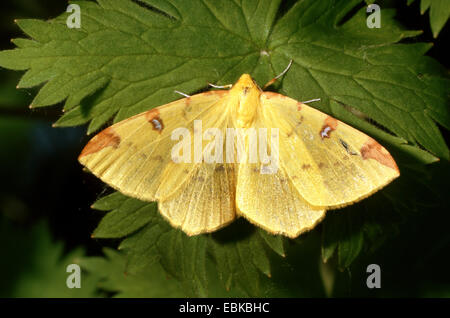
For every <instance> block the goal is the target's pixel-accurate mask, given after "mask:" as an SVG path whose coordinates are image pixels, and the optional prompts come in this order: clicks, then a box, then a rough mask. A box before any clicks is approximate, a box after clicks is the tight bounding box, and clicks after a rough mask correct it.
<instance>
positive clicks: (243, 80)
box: [231, 74, 260, 97]
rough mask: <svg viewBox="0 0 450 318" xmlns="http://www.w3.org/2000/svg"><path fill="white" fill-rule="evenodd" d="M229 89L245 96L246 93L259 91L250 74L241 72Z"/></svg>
mask: <svg viewBox="0 0 450 318" xmlns="http://www.w3.org/2000/svg"><path fill="white" fill-rule="evenodd" d="M231 90H232V91H233V92H235V93H236V94H239V95H240V97H246V96H247V95H251V94H255V93H257V92H259V91H260V88H259V86H258V84H256V83H255V81H254V80H253V78H252V77H251V76H250V75H248V74H242V75H241V77H240V78H239V80H238V81H237V82H236V84H234V85H233V87H232V89H231Z"/></svg>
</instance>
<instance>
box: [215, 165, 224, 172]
mask: <svg viewBox="0 0 450 318" xmlns="http://www.w3.org/2000/svg"><path fill="white" fill-rule="evenodd" d="M214 171H216V172H223V171H225V167H224V166H223V165H217V166H216V167H215V168H214Z"/></svg>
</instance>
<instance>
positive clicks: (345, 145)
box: [339, 139, 358, 156]
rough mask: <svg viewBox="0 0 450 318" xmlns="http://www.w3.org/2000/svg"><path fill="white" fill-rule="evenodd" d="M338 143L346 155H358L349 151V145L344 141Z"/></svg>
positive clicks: (340, 140)
mask: <svg viewBox="0 0 450 318" xmlns="http://www.w3.org/2000/svg"><path fill="white" fill-rule="evenodd" d="M339 142H340V143H341V145H342V147H344V149H345V151H347V153H348V154H350V155H352V156H356V155H358V154H357V153H356V152H354V151H353V150H351V149H350V147H349V145H348V144H347V143H346V142H345V141H343V140H342V139H339Z"/></svg>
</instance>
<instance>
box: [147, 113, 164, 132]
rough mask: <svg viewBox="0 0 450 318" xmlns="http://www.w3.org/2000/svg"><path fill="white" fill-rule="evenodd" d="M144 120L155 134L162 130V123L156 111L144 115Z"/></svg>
mask: <svg viewBox="0 0 450 318" xmlns="http://www.w3.org/2000/svg"><path fill="white" fill-rule="evenodd" d="M145 119H147V121H148V122H149V123H151V124H152V126H153V130H156V131H157V132H159V133H161V132H162V131H163V129H164V123H163V121H162V119H161V117H159V110H158V109H151V110H149V111H148V112H147V113H146V114H145Z"/></svg>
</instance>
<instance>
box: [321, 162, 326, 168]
mask: <svg viewBox="0 0 450 318" xmlns="http://www.w3.org/2000/svg"><path fill="white" fill-rule="evenodd" d="M326 166H327V165H326V164H324V163H323V162H320V163H319V169H323V168H325V167H326Z"/></svg>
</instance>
